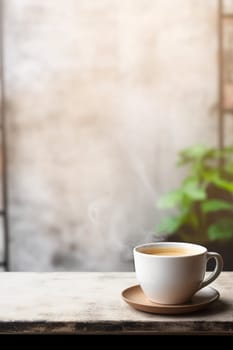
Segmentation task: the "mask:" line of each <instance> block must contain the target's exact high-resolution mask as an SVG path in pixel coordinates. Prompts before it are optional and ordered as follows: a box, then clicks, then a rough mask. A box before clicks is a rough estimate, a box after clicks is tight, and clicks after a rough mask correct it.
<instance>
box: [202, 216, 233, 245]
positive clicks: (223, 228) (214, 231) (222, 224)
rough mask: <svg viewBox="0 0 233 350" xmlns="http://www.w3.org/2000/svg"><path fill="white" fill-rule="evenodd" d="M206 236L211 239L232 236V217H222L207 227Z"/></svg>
mask: <svg viewBox="0 0 233 350" xmlns="http://www.w3.org/2000/svg"><path fill="white" fill-rule="evenodd" d="M208 237H209V239H210V240H211V241H215V240H218V239H228V238H232V237H233V219H229V218H224V219H221V220H219V221H218V222H216V223H215V224H212V225H210V226H209V228H208Z"/></svg>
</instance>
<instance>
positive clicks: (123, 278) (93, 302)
mask: <svg viewBox="0 0 233 350" xmlns="http://www.w3.org/2000/svg"><path fill="white" fill-rule="evenodd" d="M232 280H233V272H223V273H222V274H221V276H220V277H219V278H218V279H217V281H216V282H215V283H213V286H214V287H215V288H216V289H218V290H219V292H220V295H221V296H220V300H218V301H217V302H216V303H214V304H212V305H210V306H209V307H208V308H207V309H205V310H203V311H202V312H197V313H193V314H189V315H183V316H182V315H180V316H168V315H164V316H162V315H153V314H147V313H143V312H139V311H136V310H134V309H133V308H131V307H130V306H129V305H128V304H126V303H125V302H124V301H123V300H122V298H121V291H122V290H123V289H124V288H126V287H128V286H130V285H133V284H135V283H136V279H135V275H134V273H129V272H124V273H84V272H83V273H82V272H79V273H1V274H0V281H1V288H0V333H39V334H43V333H71V334H83V333H87V334H89V333H91V334H95V333H103V334H113V333H120V334H121V333H122V334H132V333H133V334H140V333H152V334H225V335H232V334H233V298H232V297H233V286H232Z"/></svg>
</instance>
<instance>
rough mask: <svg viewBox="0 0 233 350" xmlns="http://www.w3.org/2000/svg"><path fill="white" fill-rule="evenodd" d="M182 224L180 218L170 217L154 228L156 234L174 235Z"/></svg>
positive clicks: (181, 218)
mask: <svg viewBox="0 0 233 350" xmlns="http://www.w3.org/2000/svg"><path fill="white" fill-rule="evenodd" d="M182 224H183V217H182V216H170V217H167V218H164V219H163V220H162V221H161V223H160V224H159V225H158V226H157V227H156V232H158V233H168V234H172V233H175V232H176V231H177V230H178V229H179V228H180V227H181V226H182Z"/></svg>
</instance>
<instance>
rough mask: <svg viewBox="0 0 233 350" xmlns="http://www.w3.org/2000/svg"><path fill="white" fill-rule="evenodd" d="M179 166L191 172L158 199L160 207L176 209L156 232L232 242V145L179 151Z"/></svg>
mask: <svg viewBox="0 0 233 350" xmlns="http://www.w3.org/2000/svg"><path fill="white" fill-rule="evenodd" d="M177 165H178V166H179V167H181V166H182V167H187V170H188V173H187V176H186V177H185V178H184V179H183V181H182V182H181V185H180V186H179V187H178V188H176V189H174V190H172V191H170V192H169V193H167V194H165V195H163V196H162V197H161V198H160V200H159V201H158V207H159V208H161V209H166V210H168V209H169V210H173V212H172V213H170V214H169V215H167V216H166V217H165V218H164V219H163V220H162V221H161V222H160V223H159V225H158V226H157V228H156V232H158V233H159V234H161V235H162V234H167V235H173V234H175V237H176V239H179V240H182V241H189V242H194V243H200V244H204V245H209V244H210V245H211V242H224V243H225V245H226V244H227V243H228V242H229V241H230V242H232V241H233V147H225V148H223V149H222V150H219V149H217V148H209V147H207V146H204V145H195V146H193V147H190V148H187V149H184V150H182V151H180V152H179V155H178V162H177ZM231 254H232V253H231ZM231 260H232V257H231ZM232 264H233V261H232Z"/></svg>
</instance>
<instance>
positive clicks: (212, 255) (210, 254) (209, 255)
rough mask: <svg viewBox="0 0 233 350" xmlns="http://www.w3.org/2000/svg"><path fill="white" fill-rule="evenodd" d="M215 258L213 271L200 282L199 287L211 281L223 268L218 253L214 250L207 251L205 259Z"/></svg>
mask: <svg viewBox="0 0 233 350" xmlns="http://www.w3.org/2000/svg"><path fill="white" fill-rule="evenodd" d="M212 258H213V259H215V262H216V265H215V269H214V271H213V272H212V273H211V274H210V275H209V276H208V277H207V278H206V279H205V280H204V281H203V282H202V284H201V286H200V288H199V289H201V288H204V287H206V286H208V284H210V283H211V282H213V281H214V280H215V279H216V278H217V277H218V275H219V274H220V273H221V271H222V268H223V259H222V257H221V255H220V254H218V253H215V252H207V261H208V260H210V259H212Z"/></svg>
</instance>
